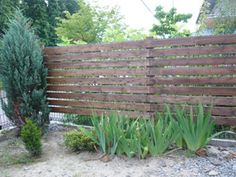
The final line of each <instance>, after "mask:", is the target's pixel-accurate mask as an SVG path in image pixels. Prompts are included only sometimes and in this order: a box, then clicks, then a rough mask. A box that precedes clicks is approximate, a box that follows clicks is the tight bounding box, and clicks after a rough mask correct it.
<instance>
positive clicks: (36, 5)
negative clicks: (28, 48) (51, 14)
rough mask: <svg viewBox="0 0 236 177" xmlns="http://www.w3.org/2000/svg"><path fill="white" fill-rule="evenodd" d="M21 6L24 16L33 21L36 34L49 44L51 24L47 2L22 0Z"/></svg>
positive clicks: (43, 0) (44, 42)
mask: <svg viewBox="0 0 236 177" xmlns="http://www.w3.org/2000/svg"><path fill="white" fill-rule="evenodd" d="M21 7H22V10H23V14H24V16H26V17H28V18H30V19H31V21H32V25H33V27H34V28H35V31H36V34H37V35H38V36H39V38H40V39H41V42H42V43H43V44H45V45H48V44H49V40H50V39H49V30H50V25H49V21H48V14H47V3H46V1H45V0H33V1H32V0H22V2H21Z"/></svg>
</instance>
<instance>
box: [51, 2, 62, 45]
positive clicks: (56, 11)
mask: <svg viewBox="0 0 236 177" xmlns="http://www.w3.org/2000/svg"><path fill="white" fill-rule="evenodd" d="M62 13H63V12H62V10H61V8H60V5H59V0H48V17H49V18H48V19H49V24H50V30H49V43H48V45H50V46H55V45H56V44H57V42H58V39H57V35H56V31H55V28H56V25H57V22H58V20H57V17H61V16H62Z"/></svg>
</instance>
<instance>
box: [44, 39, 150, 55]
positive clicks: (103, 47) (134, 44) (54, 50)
mask: <svg viewBox="0 0 236 177" xmlns="http://www.w3.org/2000/svg"><path fill="white" fill-rule="evenodd" d="M145 47H146V42H144V41H143V40H142V41H129V42H118V43H109V44H87V45H78V46H68V47H47V48H45V49H44V53H45V54H47V55H49V54H63V53H68V52H72V53H73V52H96V51H109V50H119V49H123V50H125V49H141V48H145Z"/></svg>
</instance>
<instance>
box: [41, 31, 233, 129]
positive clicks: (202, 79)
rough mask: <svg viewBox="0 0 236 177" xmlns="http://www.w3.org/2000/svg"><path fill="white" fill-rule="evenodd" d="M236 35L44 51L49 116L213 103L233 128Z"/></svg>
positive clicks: (146, 112) (137, 112) (136, 112)
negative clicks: (52, 113) (51, 114)
mask: <svg viewBox="0 0 236 177" xmlns="http://www.w3.org/2000/svg"><path fill="white" fill-rule="evenodd" d="M235 54H236V35H225V36H207V37H189V38H177V39H164V40H158V39H151V38H149V39H146V40H142V41H133V42H122V43H111V44H94V45H81V46H72V47H55V48H45V49H44V58H45V64H46V66H47V67H48V68H49V76H48V99H49V103H50V106H51V107H52V111H53V112H60V113H73V114H81V115H90V114H92V113H97V114H101V113H104V112H106V113H109V112H111V111H114V110H116V111H119V112H120V113H122V114H125V115H128V116H131V117H138V116H150V115H153V114H154V112H156V111H161V110H163V106H164V104H165V103H168V104H175V105H176V104H182V103H183V104H185V103H186V104H197V103H199V102H200V103H203V104H204V105H205V106H206V107H208V106H210V105H213V106H214V108H213V110H212V115H213V116H214V117H215V118H217V122H218V123H219V124H228V125H236V55H235Z"/></svg>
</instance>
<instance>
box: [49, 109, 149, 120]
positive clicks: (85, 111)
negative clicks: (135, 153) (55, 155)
mask: <svg viewBox="0 0 236 177" xmlns="http://www.w3.org/2000/svg"><path fill="white" fill-rule="evenodd" d="M51 112H59V113H67V114H79V115H93V114H96V115H101V114H106V115H109V114H111V113H113V112H118V113H119V114H120V115H124V116H127V117H129V118H139V117H148V116H149V115H148V114H147V113H145V112H144V113H143V112H137V111H117V110H104V109H86V108H80V109H70V108H63V107H52V108H51Z"/></svg>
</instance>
